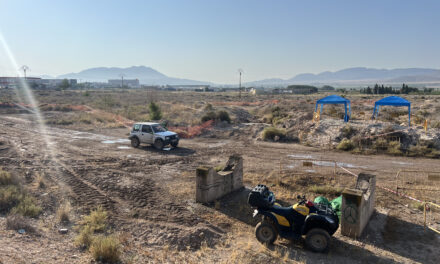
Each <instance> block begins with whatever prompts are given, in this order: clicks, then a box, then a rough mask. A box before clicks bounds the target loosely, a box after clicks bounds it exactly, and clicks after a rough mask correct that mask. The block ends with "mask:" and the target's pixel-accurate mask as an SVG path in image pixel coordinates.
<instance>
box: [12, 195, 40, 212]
mask: <svg viewBox="0 0 440 264" xmlns="http://www.w3.org/2000/svg"><path fill="white" fill-rule="evenodd" d="M41 210H42V209H41V207H40V206H38V205H36V204H35V201H34V199H33V198H32V197H30V196H26V195H24V196H23V198H22V199H21V200H20V201H19V203H18V205H17V206H16V207H14V208H12V213H14V214H21V215H23V216H28V217H33V218H35V217H37V216H38V215H39V214H40V213H41Z"/></svg>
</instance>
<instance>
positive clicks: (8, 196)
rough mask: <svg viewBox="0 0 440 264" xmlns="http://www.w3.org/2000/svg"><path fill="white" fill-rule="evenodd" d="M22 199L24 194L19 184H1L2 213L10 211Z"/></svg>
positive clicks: (0, 210) (0, 207) (0, 203)
mask: <svg viewBox="0 0 440 264" xmlns="http://www.w3.org/2000/svg"><path fill="white" fill-rule="evenodd" d="M22 199H23V195H22V193H21V191H20V189H19V188H18V187H17V186H15V185H8V186H0V213H8V212H9V211H10V210H11V209H12V208H14V207H15V206H16V205H17V204H18V203H19V202H20V200H22Z"/></svg>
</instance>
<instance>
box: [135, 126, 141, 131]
mask: <svg viewBox="0 0 440 264" xmlns="http://www.w3.org/2000/svg"><path fill="white" fill-rule="evenodd" d="M140 128H141V125H134V126H133V132H138V131H139V129H140Z"/></svg>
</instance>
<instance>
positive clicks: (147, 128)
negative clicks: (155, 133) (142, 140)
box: [142, 125, 152, 133]
mask: <svg viewBox="0 0 440 264" xmlns="http://www.w3.org/2000/svg"><path fill="white" fill-rule="evenodd" d="M142 132H144V133H152V131H151V127H150V126H149V125H143V126H142Z"/></svg>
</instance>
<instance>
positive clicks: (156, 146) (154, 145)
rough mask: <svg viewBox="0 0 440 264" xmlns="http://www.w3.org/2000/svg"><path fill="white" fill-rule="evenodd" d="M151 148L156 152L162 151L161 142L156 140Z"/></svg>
mask: <svg viewBox="0 0 440 264" xmlns="http://www.w3.org/2000/svg"><path fill="white" fill-rule="evenodd" d="M153 147H154V148H155V149H157V150H162V149H163V140H162V139H156V141H154V144H153Z"/></svg>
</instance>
